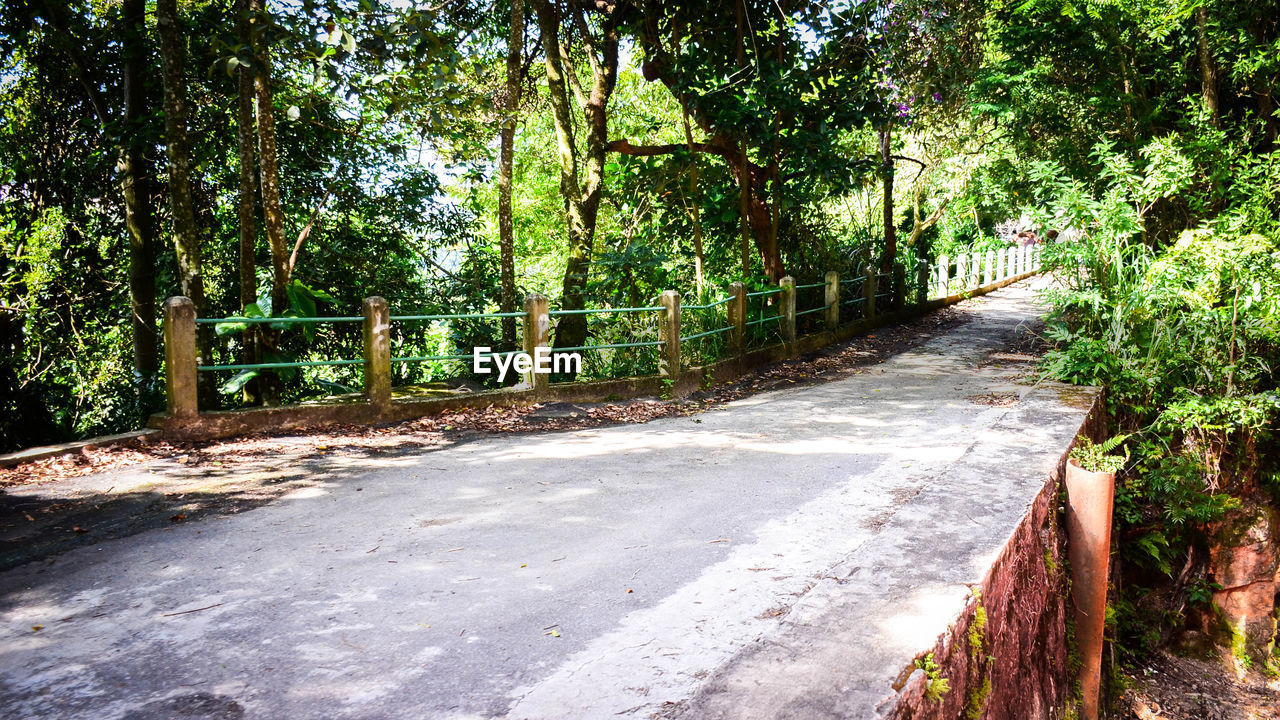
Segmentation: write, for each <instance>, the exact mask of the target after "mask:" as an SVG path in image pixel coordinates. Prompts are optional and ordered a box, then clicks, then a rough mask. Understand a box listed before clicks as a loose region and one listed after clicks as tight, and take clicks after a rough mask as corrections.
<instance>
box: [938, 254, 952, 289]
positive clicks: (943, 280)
mask: <svg viewBox="0 0 1280 720" xmlns="http://www.w3.org/2000/svg"><path fill="white" fill-rule="evenodd" d="M950 272H951V258H949V257H947V256H946V255H943V256H942V257H939V258H938V292H939V293H941V296H942V297H946V296H948V295H950V294H951V278H950V277H949V274H950Z"/></svg>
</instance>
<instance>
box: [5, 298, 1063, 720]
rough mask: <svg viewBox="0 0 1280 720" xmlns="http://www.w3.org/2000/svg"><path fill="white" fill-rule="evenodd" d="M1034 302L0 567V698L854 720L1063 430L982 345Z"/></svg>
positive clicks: (151, 714)
mask: <svg viewBox="0 0 1280 720" xmlns="http://www.w3.org/2000/svg"><path fill="white" fill-rule="evenodd" d="M1031 298H1032V294H1031V292H1030V290H1028V288H1027V286H1026V284H1025V283H1024V284H1023V285H1019V286H1013V287H1010V288H1008V289H1005V290H1002V291H1000V292H997V293H995V294H993V295H990V296H988V297H987V298H985V299H983V300H981V301H979V303H978V308H977V310H976V311H975V314H974V317H973V319H972V320H971V321H969V322H967V323H965V324H963V325H961V326H959V327H957V328H954V329H952V330H949V331H947V332H946V333H944V334H942V335H939V336H937V337H934V338H932V339H930V340H929V341H927V342H926V343H925V344H923V345H921V346H919V347H917V348H916V349H915V350H912V351H910V352H906V353H902V354H899V355H897V356H894V357H893V358H892V359H890V360H889V361H888V362H886V363H884V364H883V365H878V366H875V367H873V368H871V369H869V370H867V371H866V372H862V373H859V374H857V375H854V376H852V377H850V378H848V379H845V380H841V381H837V382H831V383H827V384H823V385H816V386H812V387H805V388H800V389H795V390H788V391H780V392H772V393H768V394H764V395H759V396H755V397H752V398H749V399H745V400H741V401H738V402H734V403H732V404H730V405H728V406H726V407H723V408H721V409H718V410H715V411H711V412H707V413H703V414H701V415H698V416H694V417H682V418H674V419H665V420H658V421H654V422H651V423H648V424H644V425H631V426H620V427H612V428H607V429H598V430H590V431H579V432H568V433H558V434H557V433H548V434H540V435H521V436H508V437H493V438H489V439H484V440H481V441H477V442H472V443H469V444H464V445H460V446H455V447H451V448H448V449H445V450H441V451H437V452H429V453H422V454H416V455H410V456H400V457H394V458H387V459H384V458H377V459H367V458H362V459H352V460H351V461H350V462H349V463H348V464H347V465H346V466H342V467H338V468H337V469H336V470H335V471H334V472H332V473H331V475H330V476H329V477H328V478H326V479H325V481H324V482H322V483H318V484H317V485H315V486H313V487H309V488H305V489H302V490H299V491H296V492H294V493H292V494H290V495H286V496H285V497H284V498H282V499H280V500H278V501H276V502H274V503H271V504H269V505H267V506H265V507H262V508H259V509H256V510H252V511H248V512H244V513H241V514H238V515H234V516H229V517H221V518H216V519H211V520H208V521H204V522H196V523H191V524H184V525H181V526H175V527H173V528H166V529H160V530H152V531H148V532H144V533H141V534H137V535H133V536H130V537H125V538H122V539H119V540H113V541H108V542H103V543H99V544H97V545H93V546H90V547H87V548H82V549H79V550H75V551H73V552H70V553H67V554H65V555H62V556H60V557H58V558H57V559H56V560H55V561H53V562H52V563H48V562H43V561H42V562H33V563H28V564H26V565H23V566H21V567H18V568H16V569H14V570H11V571H8V572H6V573H3V574H2V575H0V708H3V712H0V715H3V716H4V717H6V718H59V719H67V718H93V719H95V720H111V719H115V718H129V719H132V720H140V719H153V718H170V717H180V718H240V717H244V718H271V719H275V718H289V719H292V720H304V719H308V718H316V719H319V718H325V719H331V718H333V719H337V718H343V719H345V718H351V719H356V718H360V719H372V718H441V719H443V720H459V719H462V718H489V717H511V718H547V719H551V718H555V719H564V718H609V717H635V718H648V717H653V716H657V717H677V716H683V717H689V718H706V717H735V718H739V717H741V718H754V717H761V718H766V717H767V718H773V717H805V718H821V717H855V718H858V717H877V716H878V713H879V712H883V711H884V710H885V707H884V705H883V703H884V702H885V700H886V699H887V698H890V697H891V696H892V692H893V691H892V688H891V687H890V682H891V681H892V680H893V679H894V677H895V676H897V675H898V674H899V672H900V671H901V670H902V668H904V667H906V666H907V665H909V664H910V662H911V660H912V658H913V657H914V656H915V655H916V654H917V653H918V652H919V651H921V650H923V649H925V648H927V647H929V646H931V645H932V644H933V643H934V641H935V639H936V638H937V637H938V635H939V634H940V633H942V632H943V631H944V630H945V629H946V627H947V623H948V622H949V621H950V620H951V619H952V618H954V616H955V614H956V613H957V612H958V611H959V610H960V608H961V607H962V606H963V604H964V600H965V597H966V595H967V593H968V585H967V584H966V583H974V582H976V581H977V580H978V579H979V578H980V577H981V576H982V573H983V572H984V570H985V569H986V567H987V565H988V564H989V561H990V559H991V557H992V556H993V554H994V553H995V552H996V551H997V550H998V549H999V548H1000V547H1001V546H1002V545H1003V544H1004V542H1005V540H1007V538H1008V537H1009V534H1010V532H1011V531H1012V529H1013V528H1014V526H1015V525H1016V524H1017V522H1018V521H1019V520H1020V519H1021V517H1022V515H1023V512H1024V511H1025V509H1026V507H1027V505H1028V503H1029V502H1030V501H1031V499H1032V498H1033V497H1034V496H1035V495H1036V493H1037V492H1039V491H1040V489H1041V488H1042V487H1043V484H1044V482H1045V479H1046V478H1047V477H1048V475H1049V473H1050V472H1051V471H1052V470H1053V468H1054V467H1055V466H1056V464H1057V462H1058V460H1059V458H1060V457H1061V455H1062V453H1063V451H1064V450H1065V448H1066V447H1067V444H1068V443H1069V442H1070V440H1071V438H1072V437H1073V436H1074V433H1075V431H1076V429H1077V428H1078V427H1079V426H1080V423H1081V421H1082V420H1083V418H1084V414H1085V411H1084V410H1083V409H1081V408H1079V407H1075V406H1073V405H1072V403H1068V402H1064V401H1063V400H1061V399H1060V398H1059V397H1058V396H1057V392H1056V391H1049V390H1046V389H1041V388H1035V387H1033V386H1031V385H1030V384H1028V382H1027V380H1026V379H1025V376H1026V374H1027V370H1028V364H1027V363H1026V362H1017V361H1016V358H1014V359H1013V360H1009V359H1008V358H1005V359H1003V360H1002V359H1001V355H1000V354H999V353H1000V352H1001V351H1004V350H1005V349H1006V348H1007V347H1008V346H1009V345H1010V343H1011V342H1012V341H1013V339H1014V336H1015V332H1016V331H1017V329H1018V327H1019V326H1020V324H1022V323H1024V322H1026V321H1028V320H1030V319H1031V318H1032V317H1033V316H1034V315H1035V311H1036V308H1035V306H1034V305H1033V304H1032V300H1031ZM989 393H994V394H995V395H994V396H993V395H988V394H989ZM984 397H985V398H991V397H996V398H1002V399H1004V402H1001V403H998V404H990V403H989V402H982V399H983V398H984ZM134 472H145V471H144V470H134ZM34 626H42V627H41V629H39V630H33V627H34ZM878 709H879V710H878Z"/></svg>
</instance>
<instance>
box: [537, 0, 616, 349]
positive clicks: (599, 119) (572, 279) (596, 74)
mask: <svg viewBox="0 0 1280 720" xmlns="http://www.w3.org/2000/svg"><path fill="white" fill-rule="evenodd" d="M537 7H538V27H539V30H540V31H541V33H542V45H543V47H544V48H546V49H547V51H546V52H545V53H544V55H545V57H546V66H547V89H548V92H549V95H550V99H551V114H552V117H553V118H554V120H555V126H556V147H557V153H558V155H559V158H560V193H561V194H562V195H563V196H564V198H565V202H566V206H567V207H566V209H567V210H568V215H569V256H568V261H567V262H566V263H565V271H564V284H563V289H562V291H561V300H560V303H561V307H562V308H564V309H566V310H581V309H583V308H584V307H585V302H586V296H585V292H586V286H587V276H588V272H589V270H590V268H591V252H592V246H593V244H594V241H595V231H596V217H597V215H598V213H599V210H600V194H601V191H602V189H603V182H604V160H605V148H606V146H607V145H608V142H609V139H608V115H607V109H608V104H609V97H610V96H611V95H612V94H613V88H614V85H615V83H616V81H617V72H618V30H617V20H616V19H615V18H613V17H610V18H609V19H607V20H606V21H605V26H604V33H603V37H602V38H601V39H600V43H599V45H600V52H601V54H600V56H599V57H597V56H596V49H595V45H596V43H595V41H594V40H593V39H592V38H591V37H590V36H589V34H588V32H589V31H588V30H587V27H586V21H585V19H583V18H582V16H581V14H580V13H581V9H580V8H578V7H576V6H574V7H573V8H572V9H571V12H573V13H575V16H573V18H572V19H573V20H574V21H575V24H576V25H577V27H578V28H579V34H580V35H581V36H582V41H583V44H584V45H586V50H587V56H588V59H589V60H590V61H591V74H592V80H593V82H592V87H591V93H590V96H589V97H588V98H587V103H586V107H584V108H583V110H584V112H585V114H586V120H587V137H586V142H585V143H584V145H585V148H584V150H583V153H582V158H581V159H582V164H583V166H584V170H585V177H584V178H582V181H581V182H580V176H579V172H578V166H579V155H578V149H577V147H576V145H575V144H574V137H573V117H572V115H571V111H570V106H569V95H568V91H567V88H566V78H565V72H566V71H565V68H564V65H563V63H562V62H561V58H560V53H558V52H556V51H555V50H554V49H555V48H558V47H560V13H559V10H558V8H557V7H556V5H554V4H553V3H552V2H550V1H549V0H539V2H538V6H537ZM586 337H587V318H586V316H585V315H566V316H564V317H563V318H562V319H561V321H560V323H559V324H558V325H557V326H556V339H555V346H556V347H575V346H579V345H582V344H583V343H584V342H585V341H586Z"/></svg>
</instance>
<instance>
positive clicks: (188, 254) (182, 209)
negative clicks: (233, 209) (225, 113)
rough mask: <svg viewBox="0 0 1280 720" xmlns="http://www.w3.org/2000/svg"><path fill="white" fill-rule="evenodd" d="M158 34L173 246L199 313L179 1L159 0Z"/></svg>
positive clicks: (204, 354)
mask: <svg viewBox="0 0 1280 720" xmlns="http://www.w3.org/2000/svg"><path fill="white" fill-rule="evenodd" d="M156 34H157V35H158V36H159V39H160V58H161V61H162V62H161V67H162V70H163V72H162V76H163V79H164V128H165V133H164V134H165V151H166V154H167V155H168V158H169V206H170V208H171V211H172V214H173V220H172V222H173V247H174V252H175V255H176V256H177V260H178V272H179V275H180V277H181V280H182V293H183V294H184V295H186V296H187V297H189V298H191V302H192V303H194V304H195V306H196V313H197V314H203V313H204V311H205V309H206V303H205V296H204V278H203V276H202V274H201V264H202V263H201V247H200V233H199V231H198V229H197V227H196V214H195V204H194V202H193V200H192V197H191V148H190V146H189V145H188V143H187V81H186V77H185V76H184V66H185V62H184V59H183V54H184V50H183V46H182V42H181V41H180V40H179V37H178V10H177V2H176V0H157V2H156ZM197 344H198V346H199V347H198V348H197V356H198V357H199V358H201V360H203V361H207V360H208V359H209V347H208V338H207V337H205V336H204V334H202V337H201V339H200V340H199V341H198V343H197Z"/></svg>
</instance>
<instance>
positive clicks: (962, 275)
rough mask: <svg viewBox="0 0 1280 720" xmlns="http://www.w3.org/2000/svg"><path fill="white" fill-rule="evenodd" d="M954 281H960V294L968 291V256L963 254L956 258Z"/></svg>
mask: <svg viewBox="0 0 1280 720" xmlns="http://www.w3.org/2000/svg"><path fill="white" fill-rule="evenodd" d="M956 280H959V281H960V292H964V291H965V290H968V289H969V256H968V255H967V254H965V253H961V254H959V255H957V256H956Z"/></svg>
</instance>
